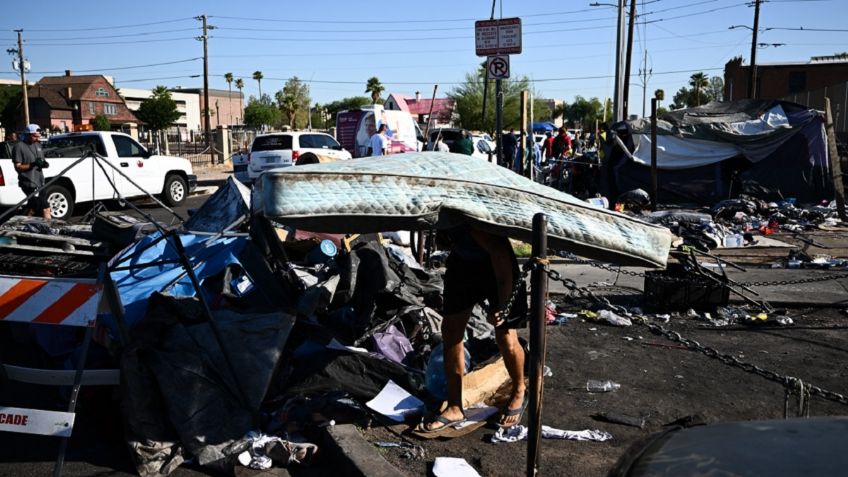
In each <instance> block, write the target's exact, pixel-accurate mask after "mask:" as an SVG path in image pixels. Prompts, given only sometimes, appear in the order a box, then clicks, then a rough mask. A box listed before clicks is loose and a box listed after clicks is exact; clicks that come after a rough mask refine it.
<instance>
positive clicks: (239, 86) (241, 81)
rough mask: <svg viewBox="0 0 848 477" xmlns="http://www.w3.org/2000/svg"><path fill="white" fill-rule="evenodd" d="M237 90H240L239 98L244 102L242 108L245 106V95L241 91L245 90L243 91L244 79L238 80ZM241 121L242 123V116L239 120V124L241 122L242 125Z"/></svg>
mask: <svg viewBox="0 0 848 477" xmlns="http://www.w3.org/2000/svg"><path fill="white" fill-rule="evenodd" d="M236 88H238V90H239V96H240V98H239V99H241V100H242V103H241V104H242V106H244V95H243V94H242V92H241V90H243V89H244V80H243V79H241V78H236ZM241 121H242V119H241V116H239V118H238V122H239V123H241Z"/></svg>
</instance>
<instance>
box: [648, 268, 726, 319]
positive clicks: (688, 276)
mask: <svg viewBox="0 0 848 477" xmlns="http://www.w3.org/2000/svg"><path fill="white" fill-rule="evenodd" d="M674 278H677V279H681V280H680V281H677V280H672V279H674ZM719 280H720V281H722V279H721V278H719ZM644 290H645V292H644V293H645V305H646V306H647V307H649V308H651V309H653V310H656V311H663V312H665V311H685V310H688V309H690V308H692V309H694V310H697V311H715V309H716V307H718V306H727V302H728V300H729V299H730V289H729V288H728V287H726V286H724V285H722V284H720V283H716V282H715V281H714V280H711V279H709V278H705V277H699V276H698V275H696V274H693V273H686V271H685V270H684V268H683V267H682V266H679V265H676V264H671V265H669V267H668V269H667V270H664V271H661V272H647V273H646V274H645V288H644Z"/></svg>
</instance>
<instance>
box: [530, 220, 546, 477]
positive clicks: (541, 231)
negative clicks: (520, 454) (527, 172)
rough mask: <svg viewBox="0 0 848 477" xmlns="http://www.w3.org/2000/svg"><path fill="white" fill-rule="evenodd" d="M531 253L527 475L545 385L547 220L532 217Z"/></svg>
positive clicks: (533, 468)
mask: <svg viewBox="0 0 848 477" xmlns="http://www.w3.org/2000/svg"><path fill="white" fill-rule="evenodd" d="M532 246H533V249H532V256H533V259H534V260H538V262H537V263H536V267H535V268H534V269H533V273H532V274H531V276H530V287H531V289H530V366H529V369H530V389H528V390H527V392H529V393H530V429H529V431H528V434H527V477H534V476H535V475H537V474H538V472H539V460H540V455H539V454H540V452H539V447H540V446H539V442H540V440H541V438H542V422H541V420H542V399H543V394H544V384H545V373H544V369H545V346H546V343H545V298H546V296H547V294H548V264H547V250H548V219H547V217H546V216H545V214H542V213H538V214H536V215H534V216H533V243H532Z"/></svg>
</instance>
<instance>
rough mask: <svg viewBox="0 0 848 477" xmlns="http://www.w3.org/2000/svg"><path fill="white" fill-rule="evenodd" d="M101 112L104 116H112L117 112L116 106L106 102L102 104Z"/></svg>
mask: <svg viewBox="0 0 848 477" xmlns="http://www.w3.org/2000/svg"><path fill="white" fill-rule="evenodd" d="M103 114H105V115H106V116H114V115H116V114H118V107H117V106H115V105H114V104H109V103H106V104H104V105H103Z"/></svg>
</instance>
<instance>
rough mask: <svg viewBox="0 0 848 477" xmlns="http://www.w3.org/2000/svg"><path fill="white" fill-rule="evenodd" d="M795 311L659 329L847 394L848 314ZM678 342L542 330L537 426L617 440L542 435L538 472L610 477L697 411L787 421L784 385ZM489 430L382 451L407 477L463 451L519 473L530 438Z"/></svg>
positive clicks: (840, 410)
mask: <svg viewBox="0 0 848 477" xmlns="http://www.w3.org/2000/svg"><path fill="white" fill-rule="evenodd" d="M791 316H792V317H793V318H794V319H795V325H794V326H791V327H747V326H734V327H731V328H724V329H716V328H711V327H708V326H707V324H706V323H705V322H702V321H695V320H693V319H691V318H685V317H672V319H671V321H670V322H669V323H668V324H665V325H663V326H665V327H667V328H670V329H673V330H675V331H677V332H679V333H680V334H681V335H683V336H685V337H687V338H690V339H694V340H697V341H699V342H700V343H701V344H703V345H706V346H710V347H714V348H715V349H717V350H719V351H720V352H724V353H728V354H732V355H733V356H736V357H737V358H739V359H740V360H742V361H746V362H749V363H753V364H756V365H759V366H760V367H762V368H765V369H768V370H772V371H775V372H777V373H779V374H788V375H791V376H795V377H798V378H801V379H803V380H804V382H808V383H813V384H815V385H817V386H820V387H822V388H825V389H828V390H831V391H835V392H839V393H842V394H845V393H848V385H846V383H848V379H846V378H848V366H845V363H846V359H848V335H846V333H845V331H846V329H848V317H846V316H845V314H843V313H842V312H841V310H837V309H798V310H791ZM630 338H632V340H630ZM678 346H679V345H677V344H675V343H673V342H671V341H668V340H666V339H665V338H663V337H661V336H657V335H654V334H652V333H651V332H650V331H649V330H648V329H647V328H646V327H644V326H642V325H634V326H633V327H630V328H614V327H611V326H606V325H603V324H598V323H594V322H585V321H582V320H580V319H574V320H571V321H569V322H568V323H567V324H565V325H562V326H551V327H548V331H547V350H548V352H547V364H548V366H550V368H551V370H552V372H553V376H552V377H548V378H546V380H545V390H544V392H545V395H544V403H543V412H542V415H543V424H545V425H548V426H552V427H556V428H560V429H567V430H582V429H601V430H605V431H607V432H609V433H611V434H612V435H613V439H612V440H610V441H607V442H601V443H598V442H574V441H562V440H543V441H542V447H541V456H542V457H541V473H542V475H548V476H553V475H572V476H573V475H581V476H601V475H606V474H607V473H608V472H609V470H610V469H611V468H612V467H613V465H614V464H615V463H616V461H617V460H618V459H619V457H621V455H622V454H623V453H624V452H625V450H627V449H628V447H630V446H631V445H632V444H634V443H636V442H637V441H639V440H641V439H643V438H645V437H647V436H649V435H651V434H653V433H656V432H658V431H660V430H662V429H663V426H664V424H667V423H670V422H672V421H675V420H677V419H680V418H683V417H686V416H693V415H699V416H701V417H702V418H703V419H704V420H705V421H706V422H707V423H716V422H721V421H742V420H756V419H782V418H783V412H784V411H783V409H784V390H783V387H782V386H781V385H780V384H777V383H774V382H770V381H767V380H766V379H764V378H762V377H759V376H756V375H753V374H749V373H747V372H744V371H742V370H741V369H738V368H733V367H730V366H728V365H725V364H723V363H722V362H721V361H718V360H716V359H712V358H709V357H707V356H705V355H703V354H701V353H698V352H694V351H690V350H687V349H681V348H679V347H678ZM588 379H610V380H612V381H615V382H617V383H619V384H621V388H620V389H619V390H618V391H616V392H611V393H604V394H592V393H589V392H587V391H586V389H585V385H586V380H588ZM791 402H793V403H794V402H795V401H794V400H793V401H791ZM604 412H606V413H617V414H624V415H628V416H644V417H646V418H647V426H646V428H645V429H644V430H641V429H639V428H636V427H629V426H625V425H621V424H612V423H607V422H600V421H597V420H594V419H593V418H592V416H593V415H594V414H597V413H604ZM845 414H848V406H844V405H841V404H838V403H833V402H830V401H825V400H823V399H821V398H817V397H814V398H813V399H812V403H811V406H810V415H811V416H825V415H845ZM523 422H524V424H526V423H527V419H526V418H525V419H524V421H523ZM398 430H401V429H398ZM493 432H494V429H493V428H482V429H479V430H477V431H475V432H474V433H472V434H470V435H467V436H464V437H461V438H458V439H454V440H451V441H439V440H429V441H422V440H419V439H416V438H415V437H413V436H409V437H408V439H409V440H410V441H411V442H412V443H414V444H416V445H420V446H422V447H423V448H424V450H425V453H426V455H425V457H424V458H423V459H417V460H413V459H407V458H403V457H401V455H402V451H401V450H398V449H397V448H389V449H385V451H384V455H385V457H386V458H387V459H388V460H389V461H390V462H392V463H393V464H394V465H396V466H397V467H398V468H400V469H402V470H403V471H404V472H406V473H407V474H409V475H428V472H429V471H430V467H431V466H432V463H433V461H434V459H435V458H436V457H462V458H464V459H466V460H467V461H468V462H469V463H470V464H471V465H472V466H473V467H474V468H476V469H477V470H478V471H479V472H480V474H481V475H485V476H514V475H519V474H520V475H523V474H524V469H525V465H526V464H525V462H526V449H527V445H526V442H520V443H511V444H491V443H489V438H490V436H491V435H492V434H493ZM363 433H364V435H365V437H366V438H367V439H368V440H370V441H398V440H399V439H398V436H397V435H395V434H393V433H392V432H390V431H389V430H387V429H385V428H377V427H374V428H371V429H368V430H364V431H363Z"/></svg>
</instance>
